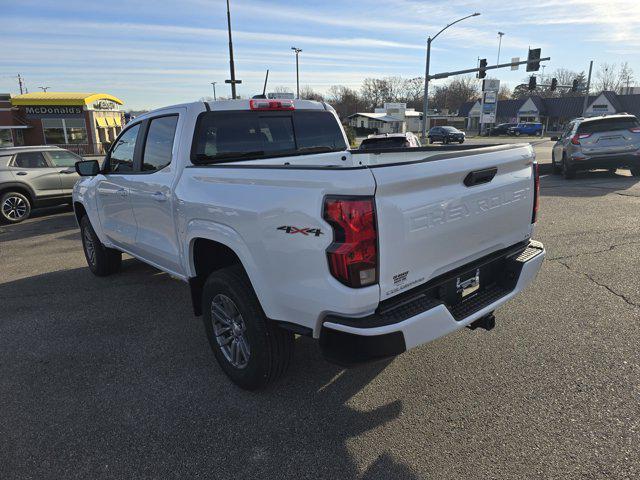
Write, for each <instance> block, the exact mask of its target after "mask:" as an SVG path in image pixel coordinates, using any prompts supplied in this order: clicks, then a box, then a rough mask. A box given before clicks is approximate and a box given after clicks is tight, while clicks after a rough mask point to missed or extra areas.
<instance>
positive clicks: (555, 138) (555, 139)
mask: <svg viewBox="0 0 640 480" xmlns="http://www.w3.org/2000/svg"><path fill="white" fill-rule="evenodd" d="M558 140H559V139H558V137H551V141H552V142H557V141H558Z"/></svg>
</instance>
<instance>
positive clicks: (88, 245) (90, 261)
mask: <svg viewBox="0 0 640 480" xmlns="http://www.w3.org/2000/svg"><path fill="white" fill-rule="evenodd" d="M80 235H81V236H82V248H83V250H84V256H85V258H86V259H87V265H88V266H89V270H91V272H92V273H93V274H94V275H97V276H98V277H106V276H107V275H111V274H112V273H116V272H117V271H118V270H120V265H121V263H122V253H120V252H119V251H118V250H114V249H113V248H107V247H105V246H104V245H103V244H102V242H101V241H100V239H99V238H98V236H97V235H96V232H95V231H94V230H93V227H92V226H91V221H90V220H89V217H87V216H86V215H85V216H84V217H82V219H81V220H80Z"/></svg>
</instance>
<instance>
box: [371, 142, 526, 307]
mask: <svg viewBox="0 0 640 480" xmlns="http://www.w3.org/2000/svg"><path fill="white" fill-rule="evenodd" d="M386 155H388V156H389V157H390V158H389V163H387V164H385V159H384V156H386ZM394 155H395V156H396V157H397V156H398V155H400V156H401V155H403V154H398V153H385V154H380V155H378V156H377V159H376V166H372V168H371V172H372V173H373V175H374V177H375V181H376V185H377V186H376V210H377V219H378V238H379V262H380V272H379V279H380V290H381V291H380V294H381V298H380V299H381V300H385V299H387V298H390V297H392V296H394V295H396V294H398V293H401V292H403V291H405V290H407V289H410V288H412V287H415V286H418V285H420V284H422V283H425V282H427V281H428V280H430V279H432V278H434V277H436V276H438V275H441V274H443V273H446V272H448V271H450V270H453V269H455V268H457V267H460V266H462V265H464V264H466V263H469V262H471V261H473V260H475V259H478V258H480V257H482V256H484V255H488V254H490V253H492V252H495V251H497V250H500V249H503V248H506V247H508V246H511V245H514V244H516V243H518V242H522V241H523V240H525V239H527V238H529V237H530V236H531V233H532V224H531V216H532V209H533V197H534V195H533V193H534V179H533V169H532V163H533V161H534V154H533V150H532V148H531V147H530V146H529V145H517V146H513V147H512V148H508V149H500V150H494V149H491V151H488V150H485V151H483V150H482V149H478V150H476V151H464V152H457V154H456V152H453V153H451V154H447V155H434V156H432V157H430V158H427V159H426V160H425V161H417V162H416V161H413V162H407V163H404V164H403V163H398V158H393V159H392V158H391V157H392V156H394ZM443 157H444V158H443ZM472 172H479V174H477V175H476V178H475V181H474V179H473V178H472V177H471V176H470V177H469V179H468V180H467V183H468V184H469V185H465V179H466V178H467V177H468V176H469V175H470V174H471V173H472ZM494 172H495V173H494Z"/></svg>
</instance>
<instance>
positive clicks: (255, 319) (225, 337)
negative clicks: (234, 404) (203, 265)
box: [202, 265, 294, 390]
mask: <svg viewBox="0 0 640 480" xmlns="http://www.w3.org/2000/svg"><path fill="white" fill-rule="evenodd" d="M202 312H203V315H202V319H203V321H204V327H205V332H206V334H207V339H208V340H209V345H210V346H211V349H212V350H213V353H214V355H215V357H216V360H217V361H218V363H219V364H220V367H221V368H222V370H223V371H224V373H225V374H226V375H227V376H228V377H229V378H230V379H231V381H232V382H234V383H235V384H236V385H238V386H239V387H241V388H244V389H246V390H257V389H259V388H263V387H265V386H267V385H268V384H269V383H271V382H273V381H275V380H277V379H278V378H280V377H281V376H282V375H283V374H284V373H285V372H286V370H287V369H288V367H289V364H290V363H291V358H292V355H293V340H294V336H293V333H292V332H289V331H286V330H283V329H281V328H279V327H278V326H277V325H275V324H274V323H273V322H272V321H271V320H269V319H267V317H266V316H265V314H264V312H263V311H262V308H261V307H260V303H259V302H258V298H257V297H256V294H255V293H254V291H253V288H252V286H251V283H250V281H249V278H248V277H247V274H246V273H245V271H244V270H243V268H242V267H241V266H240V265H235V266H232V267H228V268H223V269H221V270H218V271H216V272H214V273H212V274H211V275H210V276H209V278H208V279H207V281H206V283H205V285H204V288H203V292H202Z"/></svg>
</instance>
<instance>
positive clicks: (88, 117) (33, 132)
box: [0, 92, 124, 155]
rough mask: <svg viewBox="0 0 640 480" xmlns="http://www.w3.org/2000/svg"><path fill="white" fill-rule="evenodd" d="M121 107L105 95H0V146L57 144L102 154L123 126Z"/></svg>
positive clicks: (38, 93) (115, 99) (79, 151)
mask: <svg viewBox="0 0 640 480" xmlns="http://www.w3.org/2000/svg"><path fill="white" fill-rule="evenodd" d="M121 105H123V102H122V100H120V99H119V98H117V97H114V96H113V95H109V94H106V93H72V92H37V93H26V94H24V95H16V96H11V95H9V94H0V146H22V145H25V146H30V145H57V146H60V147H62V148H66V149H69V150H71V151H74V152H76V153H79V154H83V155H86V154H89V155H90V154H103V153H105V151H106V149H108V147H109V145H111V142H113V140H115V138H116V136H117V135H118V134H119V133H120V131H121V130H122V127H123V125H124V116H123V112H122V111H121V110H120V107H121Z"/></svg>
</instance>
